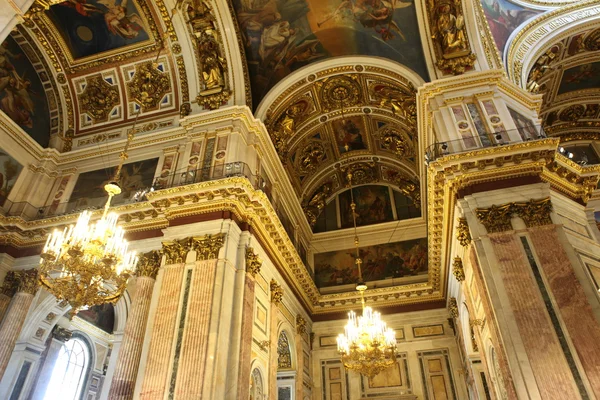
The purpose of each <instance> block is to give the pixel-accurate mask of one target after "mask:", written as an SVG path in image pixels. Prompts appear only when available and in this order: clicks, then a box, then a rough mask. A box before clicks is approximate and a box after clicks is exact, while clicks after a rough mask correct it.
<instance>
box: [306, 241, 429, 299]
mask: <svg viewBox="0 0 600 400" xmlns="http://www.w3.org/2000/svg"><path fill="white" fill-rule="evenodd" d="M360 257H361V259H362V260H363V264H362V268H363V271H362V272H363V279H364V280H365V282H369V281H378V280H383V279H388V278H401V277H404V276H415V275H421V274H426V273H427V239H426V238H422V239H414V240H407V241H404V242H396V243H386V244H379V245H375V246H365V247H361V248H360ZM355 260H356V250H355V249H346V250H338V251H331V252H328V253H318V254H315V281H316V284H317V287H319V288H322V287H330V286H338V285H347V284H351V283H357V282H358V271H357V269H356V264H355Z"/></svg>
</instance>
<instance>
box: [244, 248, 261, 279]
mask: <svg viewBox="0 0 600 400" xmlns="http://www.w3.org/2000/svg"><path fill="white" fill-rule="evenodd" d="M261 267H262V260H261V259H260V258H259V257H258V254H256V253H255V252H254V249H253V248H252V247H246V272H247V273H249V274H250V275H252V277H255V276H256V275H257V274H259V273H260V268H261Z"/></svg>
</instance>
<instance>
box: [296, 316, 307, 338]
mask: <svg viewBox="0 0 600 400" xmlns="http://www.w3.org/2000/svg"><path fill="white" fill-rule="evenodd" d="M296 332H297V333H298V334H299V335H304V334H305V333H306V320H305V319H304V318H302V316H301V315H300V314H298V315H296Z"/></svg>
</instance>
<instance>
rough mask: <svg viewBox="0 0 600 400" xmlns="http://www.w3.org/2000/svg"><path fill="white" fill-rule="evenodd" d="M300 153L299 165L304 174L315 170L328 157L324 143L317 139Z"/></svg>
mask: <svg viewBox="0 0 600 400" xmlns="http://www.w3.org/2000/svg"><path fill="white" fill-rule="evenodd" d="M299 153H300V154H299V157H298V166H299V170H300V173H302V174H310V173H312V172H314V171H315V170H316V169H317V168H318V167H319V164H320V163H322V162H323V161H324V160H325V159H326V158H327V154H326V153H325V148H324V147H323V144H322V143H320V142H315V141H312V142H310V143H308V144H307V145H306V146H304V148H303V149H302V150H301V151H300V152H299Z"/></svg>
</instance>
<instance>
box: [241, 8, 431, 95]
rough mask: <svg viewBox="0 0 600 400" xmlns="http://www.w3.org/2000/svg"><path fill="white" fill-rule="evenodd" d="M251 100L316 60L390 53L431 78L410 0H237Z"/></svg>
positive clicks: (426, 78)
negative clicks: (250, 86)
mask: <svg viewBox="0 0 600 400" xmlns="http://www.w3.org/2000/svg"><path fill="white" fill-rule="evenodd" d="M234 5H235V9H236V12H237V20H238V24H239V26H240V28H241V30H242V33H243V35H244V42H245V47H246V57H247V58H248V68H249V70H250V71H249V72H250V76H251V79H252V93H253V95H254V99H253V100H254V105H255V106H257V105H258V103H259V102H260V100H261V99H262V98H263V97H264V96H265V95H266V93H267V92H268V91H269V89H270V88H271V87H273V85H275V84H276V83H277V82H278V81H280V80H281V79H283V78H284V77H285V76H287V75H288V74H289V73H291V72H292V71H295V70H297V69H299V68H301V67H303V66H305V65H307V64H310V63H311V62H313V61H316V60H322V59H325V58H328V57H336V56H345V55H369V56H380V57H386V58H390V59H392V60H394V61H397V62H399V63H401V64H404V65H406V66H407V67H408V68H410V69H412V70H414V71H415V72H417V73H418V74H419V75H421V77H423V79H424V80H426V81H428V80H429V74H428V72H427V65H426V63H425V57H424V54H423V47H422V44H421V39H420V38H421V35H420V34H419V27H418V24H417V17H416V10H415V3H414V0H408V1H402V0H375V1H366V0H359V1H356V2H352V1H348V0H288V1H285V0H235V1H234Z"/></svg>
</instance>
